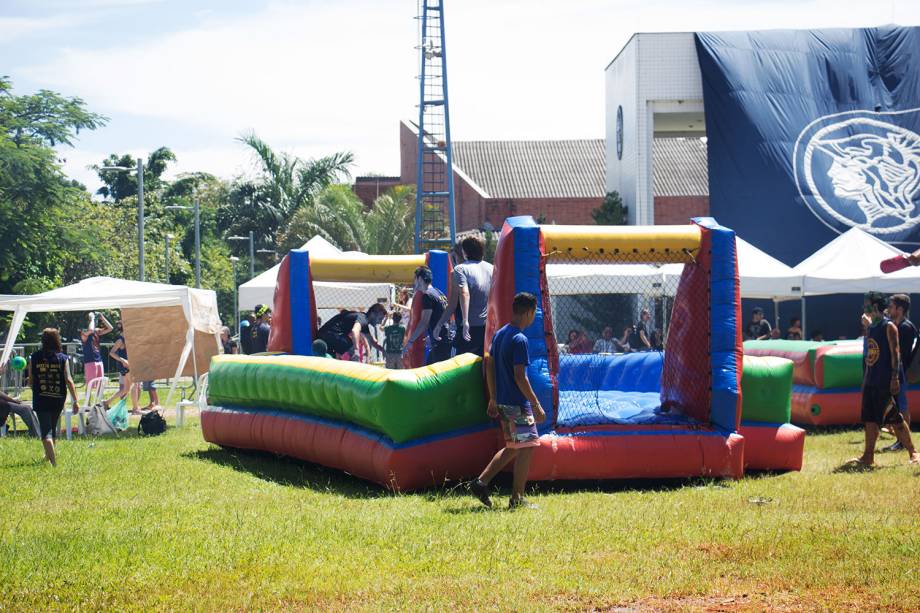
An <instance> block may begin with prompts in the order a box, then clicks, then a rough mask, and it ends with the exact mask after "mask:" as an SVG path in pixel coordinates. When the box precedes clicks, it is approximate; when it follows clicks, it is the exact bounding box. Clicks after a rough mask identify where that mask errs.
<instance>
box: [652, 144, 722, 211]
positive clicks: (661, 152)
mask: <svg viewBox="0 0 920 613" xmlns="http://www.w3.org/2000/svg"><path fill="white" fill-rule="evenodd" d="M652 147H653V151H654V155H653V158H652V160H653V162H652V189H653V190H654V191H653V193H654V202H655V207H654V212H655V214H654V218H655V219H654V223H655V224H658V225H661V224H684V223H687V220H688V219H690V218H691V217H699V216H702V215H708V214H709V169H708V167H707V162H706V143H705V142H704V141H702V140H700V139H699V138H656V139H654V141H653V145H652Z"/></svg>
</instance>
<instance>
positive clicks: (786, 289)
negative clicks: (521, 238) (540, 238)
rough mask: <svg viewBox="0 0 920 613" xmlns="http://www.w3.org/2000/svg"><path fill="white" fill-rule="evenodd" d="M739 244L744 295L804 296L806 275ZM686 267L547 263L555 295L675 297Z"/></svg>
mask: <svg viewBox="0 0 920 613" xmlns="http://www.w3.org/2000/svg"><path fill="white" fill-rule="evenodd" d="M736 245H737V249H738V275H739V277H740V278H741V296H742V298H761V299H767V300H773V302H774V303H777V302H779V301H781V300H795V299H799V298H801V288H802V275H800V274H797V273H795V272H794V271H793V269H792V268H790V267H789V266H787V265H785V264H783V263H782V262H780V261H779V260H777V259H776V258H774V257H772V256H771V255H769V254H767V253H766V252H764V251H761V250H760V249H758V248H757V247H755V246H754V245H752V244H750V243H749V242H747V241H745V240H744V239H742V238H740V237H736ZM683 270H684V265H683V264H665V265H663V266H654V265H651V264H547V266H546V277H547V283H548V285H549V291H550V294H555V295H566V294H592V293H596V294H604V293H609V292H610V288H611V287H616V288H617V293H627V294H628V293H637V294H647V295H650V296H661V297H668V296H671V297H673V296H674V295H676V294H677V286H678V284H679V283H680V276H681V274H682V273H683ZM774 312H778V309H774Z"/></svg>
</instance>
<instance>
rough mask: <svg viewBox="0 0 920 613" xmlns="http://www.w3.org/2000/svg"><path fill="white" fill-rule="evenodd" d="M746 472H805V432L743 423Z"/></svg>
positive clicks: (740, 430) (786, 427)
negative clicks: (749, 470) (803, 465)
mask: <svg viewBox="0 0 920 613" xmlns="http://www.w3.org/2000/svg"><path fill="white" fill-rule="evenodd" d="M738 432H739V434H741V436H743V437H744V468H745V470H747V469H751V470H802V457H803V456H804V454H805V431H804V430H802V429H801V428H799V427H797V426H793V425H792V424H766V423H758V422H741V427H740V428H739V430H738Z"/></svg>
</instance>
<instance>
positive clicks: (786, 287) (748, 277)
mask: <svg viewBox="0 0 920 613" xmlns="http://www.w3.org/2000/svg"><path fill="white" fill-rule="evenodd" d="M735 245H736V247H737V249H738V276H739V277H740V278H741V297H742V298H763V299H774V298H775V299H778V300H787V299H793V298H799V297H800V296H801V287H802V275H800V274H797V273H795V272H794V271H793V270H792V268H790V267H789V266H786V265H785V264H783V263H782V262H780V261H779V260H777V259H776V258H774V257H773V256H772V255H770V254H768V253H767V252H765V251H762V250H760V249H758V248H757V247H755V246H754V245H752V244H751V243H749V242H747V241H746V240H744V239H743V238H741V237H740V236H735ZM683 268H684V266H683V264H667V265H665V266H662V267H661V270H662V272H663V273H664V275H665V277H666V278H668V279H670V278H671V277H675V276H676V277H677V278H678V279H679V278H680V274H681V272H682V271H683ZM670 285H671V284H670V283H669V286H670ZM673 286H674V287H675V288H676V287H677V284H676V283H674V284H673Z"/></svg>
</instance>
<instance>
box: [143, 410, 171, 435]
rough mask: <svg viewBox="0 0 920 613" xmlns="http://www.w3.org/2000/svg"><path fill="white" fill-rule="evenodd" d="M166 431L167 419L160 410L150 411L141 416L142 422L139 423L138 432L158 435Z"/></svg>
mask: <svg viewBox="0 0 920 613" xmlns="http://www.w3.org/2000/svg"><path fill="white" fill-rule="evenodd" d="M165 431H166V420H165V419H163V415H161V414H160V412H159V411H150V412H149V413H147V414H146V415H144V416H143V417H141V423H139V424H137V433H138V434H139V435H141V436H156V435H158V434H163V433H164V432H165Z"/></svg>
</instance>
